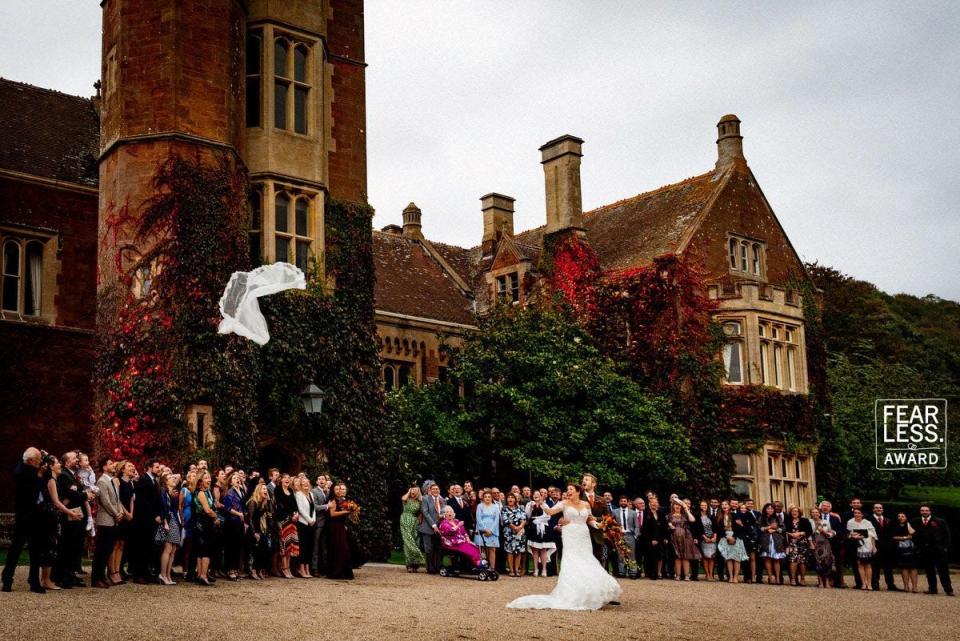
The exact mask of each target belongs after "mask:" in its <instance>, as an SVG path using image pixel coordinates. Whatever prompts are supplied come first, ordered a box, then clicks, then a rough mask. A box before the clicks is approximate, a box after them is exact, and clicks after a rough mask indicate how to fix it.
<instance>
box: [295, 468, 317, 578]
mask: <svg viewBox="0 0 960 641" xmlns="http://www.w3.org/2000/svg"><path fill="white" fill-rule="evenodd" d="M294 488H295V489H296V490H297V494H296V496H297V512H298V514H299V518H298V519H297V539H299V541H300V556H299V558H298V565H297V571H296V572H294V575H295V576H297V577H300V578H301V579H309V578H310V576H311V574H310V563H311V562H312V560H313V542H314V535H315V530H316V526H317V506H316V505H315V504H314V502H313V494H312V493H311V491H310V490H311V489H312V488H311V487H310V479H308V478H307V477H306V476H304V477H303V478H301V479H299V480H298V481H297V482H296V483H295V484H294Z"/></svg>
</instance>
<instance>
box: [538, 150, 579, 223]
mask: <svg viewBox="0 0 960 641" xmlns="http://www.w3.org/2000/svg"><path fill="white" fill-rule="evenodd" d="M581 145H583V140H581V139H580V138H577V137H576V136H571V135H569V134H568V135H566V136H560V137H559V138H556V139H554V140H551V141H550V142H548V143H547V144H545V145H544V146H543V147H540V153H541V160H540V163H541V164H542V165H543V177H544V181H545V185H546V192H547V230H546V233H548V234H549V233H551V232H555V231H560V230H562V229H570V228H573V229H581V228H582V227H583V202H582V200H581V197H580V158H581V157H582V156H583V154H582V153H580V147H581Z"/></svg>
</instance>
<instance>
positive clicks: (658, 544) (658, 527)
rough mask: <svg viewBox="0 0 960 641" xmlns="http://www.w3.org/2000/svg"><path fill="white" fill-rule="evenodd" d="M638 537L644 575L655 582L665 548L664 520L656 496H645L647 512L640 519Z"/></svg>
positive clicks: (659, 572) (659, 571)
mask: <svg viewBox="0 0 960 641" xmlns="http://www.w3.org/2000/svg"><path fill="white" fill-rule="evenodd" d="M642 519H643V523H642V525H641V527H640V536H641V537H642V539H643V545H644V550H643V556H644V560H645V562H646V565H645V567H644V573H645V574H646V576H647V578H648V579H651V580H656V579H659V578H660V576H661V571H662V568H663V559H664V548H665V547H666V545H665V541H666V538H667V537H666V532H667V526H666V524H665V521H666V518H665V517H664V516H663V515H662V514H661V512H660V502H659V499H657V496H656V494H653V493H652V492H651V493H650V494H648V495H647V511H646V513H645V514H644V516H643V517H642Z"/></svg>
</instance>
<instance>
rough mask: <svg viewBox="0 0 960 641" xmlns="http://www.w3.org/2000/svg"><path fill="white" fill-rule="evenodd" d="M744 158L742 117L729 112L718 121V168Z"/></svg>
mask: <svg viewBox="0 0 960 641" xmlns="http://www.w3.org/2000/svg"><path fill="white" fill-rule="evenodd" d="M736 160H742V161H744V162H746V160H745V159H744V157H743V136H741V135H740V119H739V118H737V117H736V116H734V115H733V114H727V115H726V116H724V117H723V118H721V119H720V122H718V123H717V169H720V168H721V167H726V166H727V165H729V164H730V163H732V162H734V161H736Z"/></svg>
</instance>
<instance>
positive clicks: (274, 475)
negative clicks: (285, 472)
mask: <svg viewBox="0 0 960 641" xmlns="http://www.w3.org/2000/svg"><path fill="white" fill-rule="evenodd" d="M279 481H280V470H278V469H277V468H275V467H271V468H270V469H269V470H268V471H267V492H268V493H269V494H270V499H271V500H272V499H273V498H274V496H273V494H274V492H276V491H277V483H278V482H279Z"/></svg>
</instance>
